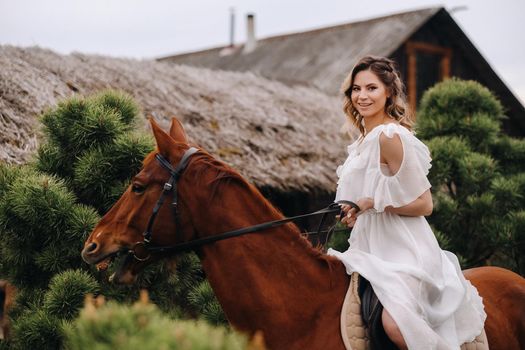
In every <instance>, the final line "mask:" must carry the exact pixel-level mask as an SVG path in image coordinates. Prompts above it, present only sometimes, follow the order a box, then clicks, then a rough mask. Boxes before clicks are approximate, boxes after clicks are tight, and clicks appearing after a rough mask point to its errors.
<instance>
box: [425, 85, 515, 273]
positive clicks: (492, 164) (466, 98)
mask: <svg viewBox="0 0 525 350" xmlns="http://www.w3.org/2000/svg"><path fill="white" fill-rule="evenodd" d="M503 110H504V109H503V107H502V105H501V103H500V102H499V101H498V100H497V99H496V98H495V97H494V95H493V94H492V93H491V92H490V91H489V90H488V89H486V88H485V87H483V86H482V85H480V84H479V83H477V82H473V81H462V80H459V79H449V80H446V81H444V82H441V83H439V84H436V85H435V86H434V87H432V88H430V89H429V90H427V91H426V92H425V94H424V96H423V98H422V100H421V105H420V109H419V114H418V119H417V125H416V131H417V135H418V136H419V137H420V138H422V139H423V141H424V142H425V143H426V144H427V145H428V147H429V148H430V150H431V154H432V158H433V159H432V168H431V170H430V173H429V179H430V182H431V183H432V187H433V198H434V212H433V214H432V216H431V218H430V222H431V224H432V225H433V227H434V229H435V230H434V232H435V233H436V237H437V238H438V240H439V241H440V243H442V244H444V245H445V246H446V247H447V248H448V249H450V250H452V251H453V252H454V253H456V254H457V255H458V257H459V258H460V262H461V263H462V266H463V267H464V268H466V267H473V266H479V265H484V264H498V265H501V266H504V267H507V268H511V269H513V270H515V271H517V272H519V273H521V274H524V273H525V270H524V269H523V266H522V264H523V262H522V261H521V259H519V258H516V257H517V256H520V254H521V252H522V249H523V245H522V243H520V241H519V238H518V236H519V235H520V234H519V233H517V231H516V230H518V227H519V224H518V223H519V222H520V220H519V218H520V214H519V212H520V210H521V208H523V204H525V199H524V196H525V142H524V141H523V140H519V139H514V138H511V137H509V136H506V135H503V134H502V133H501V121H502V120H503V118H504V115H503Z"/></svg>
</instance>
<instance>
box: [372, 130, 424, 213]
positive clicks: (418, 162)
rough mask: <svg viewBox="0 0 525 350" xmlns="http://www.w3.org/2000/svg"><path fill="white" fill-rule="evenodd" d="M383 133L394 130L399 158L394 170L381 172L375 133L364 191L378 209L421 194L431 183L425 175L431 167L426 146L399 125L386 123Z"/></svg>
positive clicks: (400, 203) (411, 200)
mask: <svg viewBox="0 0 525 350" xmlns="http://www.w3.org/2000/svg"><path fill="white" fill-rule="evenodd" d="M382 132H383V133H384V134H385V136H387V137H390V138H391V137H394V134H398V135H399V137H400V139H401V142H402V145H403V160H402V162H401V166H400V168H399V170H398V171H397V173H396V174H393V175H392V176H388V175H385V174H383V172H382V171H381V168H380V163H379V149H380V146H379V137H377V139H376V140H377V150H378V152H377V153H376V154H377V161H375V162H373V166H370V167H369V168H368V173H367V180H366V181H365V191H364V192H365V193H367V196H368V197H371V198H373V199H374V209H375V210H376V211H378V212H382V211H384V210H385V207H387V206H393V207H395V208H397V207H402V206H405V205H407V204H409V203H411V202H413V201H414V200H416V199H417V198H418V197H419V196H421V195H422V194H423V193H424V192H425V191H426V190H428V189H429V188H430V187H431V185H430V182H429V181H428V179H427V175H428V172H429V169H430V167H431V164H430V162H431V158H430V152H429V150H428V147H427V146H426V145H425V144H424V143H423V142H421V141H420V140H418V139H417V138H416V137H415V136H414V135H413V134H412V133H411V132H410V131H408V130H407V129H405V128H404V127H402V126H398V125H395V126H392V127H386V128H384V130H383V131H382Z"/></svg>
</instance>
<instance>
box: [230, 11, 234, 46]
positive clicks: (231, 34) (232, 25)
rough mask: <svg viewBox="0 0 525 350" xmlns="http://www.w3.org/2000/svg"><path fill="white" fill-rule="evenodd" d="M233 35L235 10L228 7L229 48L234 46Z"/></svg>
mask: <svg viewBox="0 0 525 350" xmlns="http://www.w3.org/2000/svg"><path fill="white" fill-rule="evenodd" d="M234 34H235V9H234V8H233V7H230V47H233V46H234V44H235V43H234Z"/></svg>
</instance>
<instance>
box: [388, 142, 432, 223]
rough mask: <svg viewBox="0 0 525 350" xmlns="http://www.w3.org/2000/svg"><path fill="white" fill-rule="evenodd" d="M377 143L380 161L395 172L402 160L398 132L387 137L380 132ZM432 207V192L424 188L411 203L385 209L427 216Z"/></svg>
mask: <svg viewBox="0 0 525 350" xmlns="http://www.w3.org/2000/svg"><path fill="white" fill-rule="evenodd" d="M379 144H380V146H381V162H382V163H386V164H387V166H388V169H389V170H390V173H391V174H396V173H397V172H398V171H399V168H400V167H401V163H402V162H403V144H402V142H401V138H400V137H399V135H398V134H394V136H393V137H387V136H386V135H384V134H381V135H380V136H379ZM432 209H433V204H432V194H431V193H430V190H426V191H425V192H424V193H423V194H422V195H421V196H419V197H418V198H416V200H415V201H413V202H412V203H409V204H407V205H405V206H402V207H399V208H394V207H392V206H388V207H386V208H385V211H386V212H389V213H393V214H397V215H405V216H428V215H430V214H432Z"/></svg>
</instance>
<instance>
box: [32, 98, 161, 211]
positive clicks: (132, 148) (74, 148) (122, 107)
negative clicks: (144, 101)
mask: <svg viewBox="0 0 525 350" xmlns="http://www.w3.org/2000/svg"><path fill="white" fill-rule="evenodd" d="M138 115H139V108H138V106H137V104H136V103H135V102H134V100H133V99H132V98H131V97H130V96H129V95H126V94H124V93H121V92H115V91H104V92H102V93H100V94H97V95H94V96H91V97H88V98H80V97H74V98H71V99H69V100H65V101H63V102H60V103H59V104H58V107H57V108H55V109H52V110H48V111H47V112H45V113H44V115H43V116H42V118H41V120H42V122H43V124H44V131H45V134H46V135H47V143H44V144H43V145H42V146H41V147H40V148H39V149H38V155H37V161H36V167H37V169H38V170H40V171H43V172H46V173H48V174H54V175H57V176H59V177H61V178H63V179H64V180H65V181H66V183H67V184H68V185H69V188H70V189H71V190H72V191H73V192H74V193H75V194H76V195H77V197H78V198H79V200H80V201H81V202H82V203H84V204H89V205H92V206H94V207H95V208H97V210H98V211H99V212H100V213H103V212H105V211H106V210H107V209H109V208H110V207H111V206H112V205H113V203H114V202H115V201H116V200H117V199H118V197H120V195H121V194H122V193H123V191H124V189H125V188H126V185H127V183H128V182H129V180H130V179H131V176H133V175H134V174H135V173H137V172H138V170H139V169H140V167H141V165H142V159H143V158H144V157H145V156H146V154H148V153H149V152H151V151H152V150H153V141H152V139H151V138H150V137H146V136H143V135H139V134H137V133H135V132H133V129H134V128H135V127H136V122H137V119H138Z"/></svg>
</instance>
